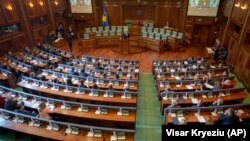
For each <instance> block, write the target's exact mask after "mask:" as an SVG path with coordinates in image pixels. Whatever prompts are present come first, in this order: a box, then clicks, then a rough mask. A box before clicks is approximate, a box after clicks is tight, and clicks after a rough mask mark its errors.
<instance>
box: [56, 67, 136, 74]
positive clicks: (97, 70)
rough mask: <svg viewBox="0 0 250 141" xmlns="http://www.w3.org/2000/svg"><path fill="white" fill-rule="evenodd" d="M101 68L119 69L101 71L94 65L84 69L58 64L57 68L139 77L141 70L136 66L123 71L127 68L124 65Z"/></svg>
mask: <svg viewBox="0 0 250 141" xmlns="http://www.w3.org/2000/svg"><path fill="white" fill-rule="evenodd" d="M100 66H101V67H108V69H112V68H116V67H117V70H110V71H109V70H105V69H104V70H101V69H97V68H95V66H94V65H87V66H85V68H84V67H79V66H70V65H65V64H58V67H57V70H58V69H67V70H72V69H74V70H83V69H85V70H88V71H94V72H100V73H105V72H107V71H109V72H111V73H117V72H119V73H124V74H125V75H126V74H128V73H132V74H134V75H139V68H137V67H136V66H128V67H127V71H123V69H125V67H124V66H123V65H120V66H115V65H112V64H110V65H107V66H105V65H100ZM118 69H121V70H122V71H119V70H118Z"/></svg>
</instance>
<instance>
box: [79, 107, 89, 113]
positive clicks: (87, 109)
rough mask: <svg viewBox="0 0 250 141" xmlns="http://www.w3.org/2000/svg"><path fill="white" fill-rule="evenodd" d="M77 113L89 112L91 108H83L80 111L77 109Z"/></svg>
mask: <svg viewBox="0 0 250 141" xmlns="http://www.w3.org/2000/svg"><path fill="white" fill-rule="evenodd" d="M77 111H79V112H88V111H89V108H87V107H86V108H82V107H79V108H78V109H77Z"/></svg>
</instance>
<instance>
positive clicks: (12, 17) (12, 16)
mask: <svg viewBox="0 0 250 141" xmlns="http://www.w3.org/2000/svg"><path fill="white" fill-rule="evenodd" d="M2 5H3V6H4V7H5V9H4V14H5V18H6V22H8V23H12V22H17V21H19V16H20V15H19V13H18V11H17V9H16V4H15V2H14V1H13V0H4V1H3V2H2ZM7 7H9V8H10V7H11V8H10V9H11V10H8V9H6V8H7Z"/></svg>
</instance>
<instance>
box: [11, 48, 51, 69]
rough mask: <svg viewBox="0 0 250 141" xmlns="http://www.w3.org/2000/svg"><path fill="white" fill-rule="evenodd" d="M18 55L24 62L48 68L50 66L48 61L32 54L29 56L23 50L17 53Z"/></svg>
mask: <svg viewBox="0 0 250 141" xmlns="http://www.w3.org/2000/svg"><path fill="white" fill-rule="evenodd" d="M16 56H18V57H19V58H21V59H22V60H23V61H24V62H28V63H29V64H31V65H32V66H37V67H40V68H47V67H48V61H43V60H41V59H40V58H34V57H31V56H27V55H25V54H24V53H22V52H19V53H16Z"/></svg>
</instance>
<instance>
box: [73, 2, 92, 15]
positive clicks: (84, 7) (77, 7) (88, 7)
mask: <svg viewBox="0 0 250 141" xmlns="http://www.w3.org/2000/svg"><path fill="white" fill-rule="evenodd" d="M91 1H92V0H70V6H71V12H72V13H92V3H91Z"/></svg>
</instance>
